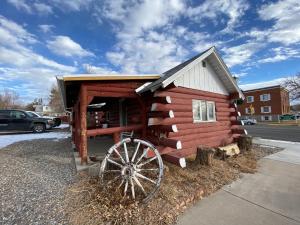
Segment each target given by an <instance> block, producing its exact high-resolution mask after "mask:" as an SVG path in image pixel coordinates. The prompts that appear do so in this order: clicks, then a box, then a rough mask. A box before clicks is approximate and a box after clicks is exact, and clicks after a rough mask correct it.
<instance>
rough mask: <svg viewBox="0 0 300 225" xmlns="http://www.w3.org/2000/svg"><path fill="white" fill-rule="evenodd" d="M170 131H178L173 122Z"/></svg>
mask: <svg viewBox="0 0 300 225" xmlns="http://www.w3.org/2000/svg"><path fill="white" fill-rule="evenodd" d="M172 131H173V132H175V133H177V132H178V129H177V126H176V125H175V124H174V125H172Z"/></svg>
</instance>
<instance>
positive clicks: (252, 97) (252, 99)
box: [246, 96, 254, 103]
mask: <svg viewBox="0 0 300 225" xmlns="http://www.w3.org/2000/svg"><path fill="white" fill-rule="evenodd" d="M248 98H251V100H250V101H248ZM246 100H247V103H252V102H254V96H247V97H246Z"/></svg>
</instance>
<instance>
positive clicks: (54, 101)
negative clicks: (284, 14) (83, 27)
mask: <svg viewBox="0 0 300 225" xmlns="http://www.w3.org/2000/svg"><path fill="white" fill-rule="evenodd" d="M49 99H50V100H49V106H50V107H51V108H52V109H53V111H55V112H57V113H60V112H64V106H63V103H62V99H61V96H60V92H59V90H58V87H57V86H56V85H54V86H52V88H51V90H50V96H49Z"/></svg>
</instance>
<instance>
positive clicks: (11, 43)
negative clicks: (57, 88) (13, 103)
mask: <svg viewBox="0 0 300 225" xmlns="http://www.w3.org/2000/svg"><path fill="white" fill-rule="evenodd" d="M36 43H39V42H38V41H37V40H36V37H35V36H34V35H32V34H31V33H29V32H28V31H26V30H25V29H24V27H22V26H20V25H19V24H17V23H15V22H13V21H11V20H8V19H6V18H5V17H3V16H1V17H0V77H1V82H0V87H1V86H2V87H5V86H6V85H7V83H6V82H10V84H11V83H15V86H10V87H12V88H14V89H15V90H17V91H19V93H22V97H24V98H27V101H29V100H32V99H33V98H35V97H39V96H44V95H46V94H48V90H47V89H48V88H50V87H51V85H52V84H53V82H54V81H55V75H58V74H65V73H74V72H75V71H77V69H76V68H75V67H73V66H68V65H64V64H60V63H57V62H55V61H53V60H50V59H48V58H46V57H44V56H42V55H40V54H38V53H36V52H35V51H34V50H32V49H33V45H34V44H36Z"/></svg>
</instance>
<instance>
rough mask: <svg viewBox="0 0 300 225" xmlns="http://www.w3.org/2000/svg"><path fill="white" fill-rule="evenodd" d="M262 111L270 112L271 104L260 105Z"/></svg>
mask: <svg viewBox="0 0 300 225" xmlns="http://www.w3.org/2000/svg"><path fill="white" fill-rule="evenodd" d="M260 110H261V112H262V113H270V112H271V106H262V107H261V108H260Z"/></svg>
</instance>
